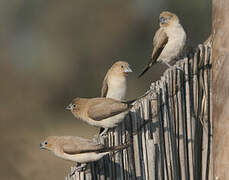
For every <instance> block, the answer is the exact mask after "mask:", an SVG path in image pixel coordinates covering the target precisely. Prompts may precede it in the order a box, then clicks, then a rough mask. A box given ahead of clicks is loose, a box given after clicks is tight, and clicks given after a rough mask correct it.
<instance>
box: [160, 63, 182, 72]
mask: <svg viewBox="0 0 229 180" xmlns="http://www.w3.org/2000/svg"><path fill="white" fill-rule="evenodd" d="M163 63H164V64H165V65H166V66H168V67H169V68H171V69H172V68H173V66H171V65H170V64H169V63H168V62H167V61H163ZM175 68H176V69H178V70H181V71H183V69H182V68H181V67H177V66H175Z"/></svg>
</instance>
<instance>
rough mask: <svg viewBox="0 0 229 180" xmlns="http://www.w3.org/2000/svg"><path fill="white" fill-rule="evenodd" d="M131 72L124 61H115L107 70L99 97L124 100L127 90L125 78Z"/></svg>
mask: <svg viewBox="0 0 229 180" xmlns="http://www.w3.org/2000/svg"><path fill="white" fill-rule="evenodd" d="M130 72H132V70H131V68H130V65H129V64H128V63H127V62H125V61H117V62H116V63H114V64H113V65H112V66H111V68H110V69H109V70H108V72H107V74H106V76H105V78H104V80H103V86H102V89H101V97H107V98H112V99H115V100H118V101H121V100H124V99H125V96H126V90H127V76H128V73H130Z"/></svg>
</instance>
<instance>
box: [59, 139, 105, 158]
mask: <svg viewBox="0 0 229 180" xmlns="http://www.w3.org/2000/svg"><path fill="white" fill-rule="evenodd" d="M102 149H104V146H103V145H101V144H97V143H95V142H93V141H92V140H89V139H83V138H80V137H72V139H71V140H68V141H67V142H65V143H64V144H63V152H64V153H66V154H71V155H73V154H79V153H88V152H100V151H101V150H102Z"/></svg>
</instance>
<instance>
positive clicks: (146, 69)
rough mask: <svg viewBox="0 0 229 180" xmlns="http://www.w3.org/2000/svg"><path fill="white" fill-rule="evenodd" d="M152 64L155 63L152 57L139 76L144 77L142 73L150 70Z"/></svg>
mask: <svg viewBox="0 0 229 180" xmlns="http://www.w3.org/2000/svg"><path fill="white" fill-rule="evenodd" d="M152 65H153V62H152V60H151V59H150V62H149V63H148V65H147V66H145V68H144V69H143V71H142V72H141V73H140V74H139V75H138V78H140V77H142V75H143V74H145V73H146V72H147V71H148V70H149V68H151V66H152Z"/></svg>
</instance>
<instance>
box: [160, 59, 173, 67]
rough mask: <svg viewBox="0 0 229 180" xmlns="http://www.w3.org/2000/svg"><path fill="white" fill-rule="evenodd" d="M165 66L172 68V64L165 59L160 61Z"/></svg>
mask: <svg viewBox="0 0 229 180" xmlns="http://www.w3.org/2000/svg"><path fill="white" fill-rule="evenodd" d="M162 62H163V63H164V64H165V65H166V66H168V67H169V68H172V67H173V66H171V65H170V64H169V63H168V62H167V61H162Z"/></svg>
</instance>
